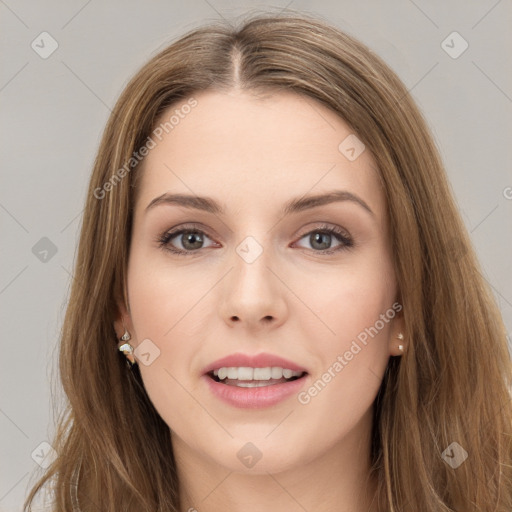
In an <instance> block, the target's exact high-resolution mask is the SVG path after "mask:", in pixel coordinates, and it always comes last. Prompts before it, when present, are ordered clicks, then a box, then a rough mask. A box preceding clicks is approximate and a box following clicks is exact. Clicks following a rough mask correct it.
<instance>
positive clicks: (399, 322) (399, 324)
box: [389, 310, 408, 356]
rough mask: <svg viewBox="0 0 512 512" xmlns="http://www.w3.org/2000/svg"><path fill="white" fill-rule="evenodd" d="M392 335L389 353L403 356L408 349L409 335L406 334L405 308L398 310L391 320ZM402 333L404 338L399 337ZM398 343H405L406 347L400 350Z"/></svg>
mask: <svg viewBox="0 0 512 512" xmlns="http://www.w3.org/2000/svg"><path fill="white" fill-rule="evenodd" d="M391 322H392V325H391V329H390V337H389V354H390V355H391V356H403V355H404V353H405V351H406V350H407V344H408V340H407V336H406V334H405V322H404V315H403V310H401V311H400V312H398V313H397V314H396V315H395V317H394V318H393V320H392V321H391ZM400 334H402V336H403V339H399V338H398V336H399V335H400ZM398 345H403V347H404V349H403V351H402V350H399V349H398Z"/></svg>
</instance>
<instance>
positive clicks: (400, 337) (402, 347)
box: [397, 332, 404, 352]
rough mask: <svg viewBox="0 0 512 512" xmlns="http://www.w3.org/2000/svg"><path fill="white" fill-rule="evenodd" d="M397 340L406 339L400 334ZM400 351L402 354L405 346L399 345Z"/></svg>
mask: <svg viewBox="0 0 512 512" xmlns="http://www.w3.org/2000/svg"><path fill="white" fill-rule="evenodd" d="M397 338H398V339H399V340H400V341H402V340H403V339H404V335H403V334H402V333H401V332H399V333H398V335H397ZM398 350H400V352H403V351H404V346H403V345H402V344H400V345H398Z"/></svg>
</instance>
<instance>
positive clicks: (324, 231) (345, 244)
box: [157, 225, 354, 256]
mask: <svg viewBox="0 0 512 512" xmlns="http://www.w3.org/2000/svg"><path fill="white" fill-rule="evenodd" d="M306 237H309V238H308V240H309V243H310V244H311V247H312V250H313V252H317V253H320V254H332V253H335V252H338V251H342V250H346V249H350V248H352V247H354V241H353V240H352V238H351V237H350V235H349V234H348V233H347V232H345V231H344V230H342V229H340V228H337V227H333V226H328V225H322V226H319V227H318V228H316V229H314V230H312V231H309V232H308V233H306V234H304V235H302V237H301V238H300V239H299V240H302V239H304V238H306ZM206 239H208V240H211V239H210V237H209V236H208V235H207V234H206V233H205V232H204V231H203V230H201V229H198V228H197V227H195V226H193V225H192V226H182V227H181V228H179V229H175V230H173V231H168V232H165V233H163V234H162V235H161V236H159V237H158V239H157V242H158V245H159V247H161V248H162V249H165V250H168V251H170V252H172V253H174V254H178V255H181V256H189V255H192V253H194V252H199V251H200V249H205V248H206V247H211V246H213V245H215V242H213V243H212V244H210V245H207V246H205V245H204V243H205V240H206ZM333 239H334V240H333ZM336 240H337V241H338V245H337V246H335V247H334V248H333V247H332V246H331V244H332V242H333V241H336ZM177 245H178V246H177Z"/></svg>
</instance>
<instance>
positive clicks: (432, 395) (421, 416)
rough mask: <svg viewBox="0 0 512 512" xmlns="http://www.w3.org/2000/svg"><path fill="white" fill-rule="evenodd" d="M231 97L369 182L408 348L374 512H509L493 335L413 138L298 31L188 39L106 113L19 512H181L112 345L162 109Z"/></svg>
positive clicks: (386, 397) (387, 412)
mask: <svg viewBox="0 0 512 512" xmlns="http://www.w3.org/2000/svg"><path fill="white" fill-rule="evenodd" d="M235 86H236V87H240V88H241V89H246V90H262V91H265V90H266V91H276V90H288V91H293V92H296V93H297V94H301V95H304V96H306V97H309V98H310V99H313V100H315V101H317V102H320V103H321V104H323V105H325V106H327V107H328V108H329V109H331V110H332V111H334V112H336V113H337V114H338V115H339V116H340V117H341V118H342V119H343V120H344V121H345V122H347V123H348V124H349V125H350V126H351V128H352V129H353V131H354V132H355V133H356V134H357V136H358V138H359V139H361V140H362V141H363V143H364V144H365V145H366V148H367V149H368V150H369V151H371V154H372V156H373V158H374V159H375V162H376V163H377V165H378V170H379V173H380V177H381V179H382V183H383V187H384V191H385V194H386V199H387V204H388V209H389V218H390V223H391V225H390V228H391V237H392V246H393V254H394V265H395V273H396V278H397V284H398V288H399V290H400V301H401V303H402V304H403V314H404V322H405V332H404V335H405V337H406V339H407V340H408V349H407V351H406V353H405V355H404V356H403V357H402V358H390V361H389V365H388V368H387V370H386V373H385V376H384V379H383V382H382V385H381V388H380V391H379V393H378V395H377V398H376V400H375V404H374V425H373V438H372V463H373V465H372V471H373V472H375V474H376V475H377V477H378V482H379V485H378V489H377V496H376V498H377V501H378V503H379V507H380V511H382V512H384V511H387V512H392V511H397V512H398V511H404V510H406V511H412V510H413V511H416V512H422V511H430V512H433V511H436V512H440V511H454V510H458V511H462V510H463V511H465V512H469V511H471V510H474V511H476V510H478V511H488V512H490V511H503V512H505V511H506V512H510V510H512V443H511V433H512V432H511V431H512V407H511V396H510V391H509V389H510V386H511V383H512V366H511V359H510V355H509V352H508V348H507V341H506V332H505V327H504V325H503V321H502V319H501V316H500V313H499V310H498V307H497V305H496V303H495V301H494V299H493V296H492V294H491V293H490V290H489V286H488V285H487V283H486V282H485V280H484V278H483V277H482V275H481V273H480V267H479V265H478V262H477V259H476V257H475V253H474V250H473V248H472V245H471V242H470V240H469V237H468V234H467V232H466V229H465V227H464V224H463V222H462V221H461V218H460V216H459V213H458V210H457V207H456V205H455V203H454V200H453V198H452V196H451V192H450V187H449V184H448V182H447V178H446V175H445V171H444V168H443V164H442V162H441V160H440V156H439V154H438V150H437V148H436V146H435V143H434V142H433V139H432V136H431V135H430V133H429V130H428V128H427V124H426V122H425V120H424V118H423V116H422V115H421V113H420V111H419V110H418V108H417V106H416V105H415V103H414V102H413V100H412V98H411V96H410V95H409V93H408V91H407V89H406V88H405V87H404V85H403V84H402V82H401V81H400V80H399V79H398V77H397V76H396V75H395V74H394V73H393V71H391V70H390V69H389V68H388V67H387V65H386V64H385V63H384V62H383V61H382V60H381V59H380V58H379V57H378V56H377V55H375V53H373V52H372V51H371V50H369V49H368V48H367V47H366V46H364V45H363V44H361V43H360V42H358V41H357V40H355V39H354V38H352V37H351V36H349V35H347V34H345V33H343V32H342V31H340V30H338V29H336V28H333V27H331V26H329V25H328V24H326V23H324V22H323V21H322V20H320V19H317V18H315V17H312V16H309V15H308V16H305V15H301V14H296V13H292V14H291V15H290V14H286V15H279V16H274V15H258V16H253V17H252V18H250V19H249V20H246V21H245V23H244V24H243V26H241V28H233V27H230V26H228V25H227V24H222V23H213V24H209V25H207V26H203V27H201V28H199V29H196V30H193V31H191V32H189V33H188V34H186V35H185V36H183V37H182V38H180V39H179V40H178V41H177V42H175V43H173V44H172V45H170V46H169V47H167V48H166V49H165V50H163V51H161V52H160V53H159V54H158V55H156V56H155V57H153V58H152V59H151V60H150V61H149V62H148V63H147V64H146V65H145V66H144V67H143V68H142V69H141V70H140V71H139V72H138V73H137V74H136V75H135V77H134V78H133V79H132V80H131V81H130V82H129V84H128V85H127V86H126V88H125V90H124V91H123V92H122V94H121V96H120V98H119V100H118V101H117V103H116V105H115V107H114V109H113V112H112V115H111V116H110V119H109V121H108V124H107V126H106V129H105V132H104V135H103V138H102V141H101V145H100V148H99V151H98V154H97V157H96V161H95V164H94V169H93V172H92V176H91V180H90V186H89V193H88V196H87V200H86V206H85V211H84V214H83V221H82V227H81V236H80V243H79V249H78V254H77V259H76V263H75V271H74V281H73V283H72V289H71V294H70V299H69V304H68V307H67V312H66V316H65V320H64V324H63V327H62V333H61V347H60V360H59V363H60V364H59V368H60V378H61V381H62V385H63V388H64V391H65V393H66V395H67V399H68V402H67V407H66V409H65V411H63V413H62V416H61V418H60V420H59V424H58V430H57V433H56V436H55V439H54V441H53V447H54V448H55V450H56V451H57V458H56V459H55V461H54V462H53V464H52V465H51V466H50V467H49V468H48V470H47V472H46V474H45V475H44V476H43V477H42V478H41V479H40V480H39V481H38V482H37V484H35V486H34V487H33V489H32V490H31V492H30V494H29V496H28V497H27V500H26V502H25V510H30V509H31V504H32V501H33V500H34V497H35V496H36V494H37V493H38V492H39V491H40V490H41V489H43V488H44V487H45V484H48V485H50V483H51V485H52V489H53V495H54V499H55V505H54V507H55V508H54V510H55V511H59V512H61V511H66V512H69V511H70V510H82V511H84V512H85V511H89V510H90V511H96V510H104V511H112V512H113V511H116V512H117V511H119V510H127V511H128V510H134V511H137V512H141V511H147V512H155V511H160V512H164V511H165V512H168V511H178V510H179V493H178V489H179V488H178V481H177V472H176V466H175V461H174V458H173V453H172V446H171V441H170V431H169V427H168V426H167V425H166V424H165V423H164V421H163V420H162V419H161V417H160V416H159V415H158V413H157V412H156V410H155V409H154V407H153V405H152V404H151V401H150V400H149V398H148V395H147V394H146V392H145V389H144V386H143V383H142V380H141V377H140V373H139V371H138V370H137V367H134V369H133V370H132V371H128V370H127V368H126V365H125V360H124V356H123V355H122V354H120V353H119V352H118V351H117V348H116V347H117V339H116V334H115V332H114V330H113V320H114V318H115V317H116V314H117V311H116V301H117V300H125V303H127V302H126V286H125V285H126V266H127V259H128V252H129V245H130V236H131V224H132V215H133V205H134V193H135V190H136V187H135V179H136V177H137V173H138V172H139V171H140V165H139V163H138V161H136V160H138V159H139V156H137V157H136V158H135V157H134V155H135V154H137V155H139V153H138V151H139V149H140V148H141V147H142V146H144V145H145V144H146V143H147V140H148V137H149V136H150V135H151V133H152V131H153V130H154V129H155V124H156V122H157V120H158V119H159V118H160V116H161V115H162V113H163V112H164V111H165V110H166V109H168V108H169V106H171V105H173V104H176V103H177V102H179V101H183V100H187V99H190V98H192V97H193V94H194V92H198V91H203V90H207V89H217V90H228V89H231V88H233V87H235ZM134 158H135V160H130V159H134ZM127 162H130V163H129V164H127ZM123 169H124V171H123ZM453 443H458V444H457V445H455V444H453ZM459 446H460V447H461V448H462V449H463V450H464V451H465V452H462V451H461V448H460V447H459ZM454 450H455V451H454ZM454 453H458V454H459V456H460V454H461V453H467V459H466V460H465V461H464V462H463V463H462V464H460V465H459V466H458V467H456V468H455V467H452V466H453V465H451V464H449V462H450V461H449V458H450V457H452V458H453V457H454ZM446 454H448V455H446ZM447 457H448V458H447ZM78 503H79V506H80V508H78Z"/></svg>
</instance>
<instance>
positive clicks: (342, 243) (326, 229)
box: [300, 225, 354, 254]
mask: <svg viewBox="0 0 512 512" xmlns="http://www.w3.org/2000/svg"><path fill="white" fill-rule="evenodd" d="M306 237H308V238H307V240H308V241H309V243H310V244H311V247H312V248H313V249H314V252H319V253H321V254H332V253H335V252H338V251H342V250H346V249H350V248H352V247H354V241H353V240H352V238H351V237H350V235H349V234H348V233H347V232H345V231H343V230H341V229H340V228H337V227H333V226H327V225H324V226H320V227H318V228H316V229H314V230H312V231H309V232H308V233H306V234H305V235H303V236H302V237H301V238H300V240H302V239H304V238H306ZM333 238H334V239H335V240H337V241H338V242H339V245H337V246H335V247H334V248H333V247H332V246H331V243H332V242H333Z"/></svg>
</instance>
